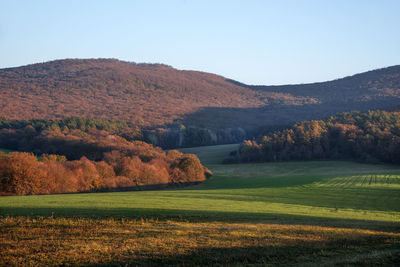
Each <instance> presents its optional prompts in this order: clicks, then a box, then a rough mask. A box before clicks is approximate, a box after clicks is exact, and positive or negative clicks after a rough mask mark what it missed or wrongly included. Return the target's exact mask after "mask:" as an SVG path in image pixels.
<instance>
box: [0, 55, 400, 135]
mask: <svg viewBox="0 0 400 267" xmlns="http://www.w3.org/2000/svg"><path fill="white" fill-rule="evenodd" d="M399 91H400V66H395V67H390V68H386V69H380V70H375V71H370V72H366V73H363V74H359V75H355V76H352V77H348V78H344V79H340V80H336V81H331V82H326V83H315V84H305V85H292V86H267V87H264V86H247V85H242V84H240V83H237V82H233V81H232V80H229V79H226V78H224V77H221V76H218V75H214V74H210V73H204V72H198V71H182V70H177V69H174V68H172V67H170V66H166V65H161V64H136V63H130V62H123V61H119V60H116V59H65V60H57V61H51V62H46V63H40V64H33V65H28V66H23V67H17V68H7V69H1V70H0V116H3V117H6V118H8V119H32V118H35V119H37V118H46V119H60V118H63V117H66V116H76V117H92V118H93V117H94V118H107V119H117V120H124V121H129V122H132V123H135V124H136V125H138V126H149V127H163V128H165V127H173V125H175V126H177V125H180V124H183V125H185V126H197V127H203V128H207V129H214V130H215V129H226V128H238V127H240V128H243V129H245V130H246V129H251V128H255V127H259V126H264V125H267V126H271V125H277V124H280V125H285V124H289V123H293V122H296V121H301V120H308V119H319V118H322V117H326V116H328V115H332V114H335V113H337V112H342V111H350V110H368V109H379V108H387V107H390V106H393V105H394V104H397V103H398V101H399V100H400V94H399Z"/></svg>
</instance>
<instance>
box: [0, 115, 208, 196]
mask: <svg viewBox="0 0 400 267" xmlns="http://www.w3.org/2000/svg"><path fill="white" fill-rule="evenodd" d="M0 124H1V125H3V127H4V128H3V129H1V130H0V132H1V133H0V136H1V138H0V147H2V148H8V149H11V150H19V151H25V152H12V153H9V154H4V153H2V154H0V187H1V188H0V194H2V195H27V194H51V193H72V192H88V191H104V190H107V189H115V188H126V187H130V188H136V189H139V188H141V187H142V186H147V185H170V184H175V185H177V184H185V183H188V182H199V181H204V180H205V179H206V178H207V177H210V176H211V172H210V171H209V170H208V169H207V168H205V167H204V166H203V165H202V164H201V163H200V161H199V159H198V158H197V157H196V156H195V155H191V154H182V153H180V152H178V151H176V150H170V151H168V152H164V151H163V150H162V149H161V148H158V147H154V146H152V145H151V144H148V143H145V142H142V141H128V140H126V139H125V138H123V137H121V136H118V135H113V134H112V132H114V131H115V132H118V131H119V130H120V129H124V127H125V126H126V125H124V124H123V123H113V122H110V121H103V120H90V119H86V120H84V119H77V118H68V119H65V120H63V121H58V122H48V121H45V120H34V121H30V122H27V121H25V122H15V121H14V122H8V121H6V120H2V122H1V123H0ZM60 126H61V128H62V130H61V129H60ZM68 127H69V128H68ZM107 130H108V131H107Z"/></svg>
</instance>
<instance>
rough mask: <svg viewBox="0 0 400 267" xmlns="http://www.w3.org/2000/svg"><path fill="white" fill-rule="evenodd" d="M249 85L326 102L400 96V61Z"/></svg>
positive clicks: (258, 88)
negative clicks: (326, 76)
mask: <svg viewBox="0 0 400 267" xmlns="http://www.w3.org/2000/svg"><path fill="white" fill-rule="evenodd" d="M248 87H249V88H252V89H255V90H260V91H263V92H271V93H272V92H279V93H288V94H291V95H293V96H297V97H312V98H315V99H318V101H320V102H323V103H337V102H350V101H353V102H357V101H361V102H362V101H371V100H377V99H382V98H383V99H387V100H388V99H390V98H393V100H395V99H398V98H399V96H400V65H397V66H393V67H388V68H383V69H377V70H373V71H368V72H364V73H360V74H356V75H353V76H349V77H346V78H342V79H337V80H333V81H329V82H320V83H311V84H298V85H280V86H263V85H253V86H248Z"/></svg>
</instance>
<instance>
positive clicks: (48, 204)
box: [0, 145, 400, 222]
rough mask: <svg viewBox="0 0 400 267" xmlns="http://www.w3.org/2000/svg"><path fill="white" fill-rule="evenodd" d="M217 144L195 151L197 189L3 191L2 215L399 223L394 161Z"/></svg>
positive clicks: (399, 186)
mask: <svg viewBox="0 0 400 267" xmlns="http://www.w3.org/2000/svg"><path fill="white" fill-rule="evenodd" d="M214 149H215V147H213V148H212V149H211V150H210V156H209V155H208V154H207V153H206V151H207V147H205V148H200V149H198V151H199V153H198V154H199V156H200V158H201V159H202V160H203V161H204V162H207V164H206V165H207V166H208V167H209V168H210V169H211V170H212V171H213V172H214V176H213V177H212V178H211V179H209V180H208V181H206V182H205V183H203V184H201V185H199V186H196V187H191V188H185V189H180V190H165V191H142V192H113V193H90V194H64V195H46V196H22V197H18V196H16V197H2V198H1V199H0V208H1V214H2V215H3V216H4V215H43V216H49V215H54V216H103V217H104V216H119V217H136V218H141V217H161V218H165V217H171V218H177V217H178V218H187V219H195V220H199V219H200V220H230V221H232V220H234V221H254V220H257V221H260V220H271V219H275V218H277V217H279V216H284V217H286V218H287V219H293V220H296V219H301V220H307V219H310V220H314V219H323V218H336V219H343V220H371V221H386V222H400V168H399V167H396V166H388V165H367V164H358V163H352V162H332V161H321V162H290V163H264V164H261V163H260V164H233V165H221V164H218V162H219V161H220V160H221V159H222V158H223V156H224V155H225V154H226V153H225V152H227V151H229V150H231V149H232V145H228V146H223V147H222V149H220V150H218V153H221V152H222V153H221V155H218V153H217V151H214ZM189 151H190V152H196V150H194V149H191V150H189V149H186V150H185V152H189ZM216 163H217V164H216Z"/></svg>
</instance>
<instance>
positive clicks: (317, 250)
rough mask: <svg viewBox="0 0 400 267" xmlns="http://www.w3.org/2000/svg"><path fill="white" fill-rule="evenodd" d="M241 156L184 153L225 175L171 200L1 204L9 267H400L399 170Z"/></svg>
mask: <svg viewBox="0 0 400 267" xmlns="http://www.w3.org/2000/svg"><path fill="white" fill-rule="evenodd" d="M236 146H237V145H223V146H213V147H200V148H189V149H182V151H183V152H185V153H195V154H197V155H198V156H199V158H200V159H201V161H202V163H203V164H205V165H206V166H207V167H208V168H210V169H211V170H212V171H213V173H214V175H213V176H212V177H211V178H210V179H209V180H207V181H206V182H204V183H202V184H200V185H197V186H192V187H188V188H180V189H174V190H172V189H171V190H162V191H140V192H110V193H89V194H62V195H42V196H21V197H19V196H10V197H1V198H0V214H1V220H0V248H1V252H0V253H1V254H0V260H1V262H2V263H3V265H21V264H24V265H38V264H39V265H91V264H93V265H100V264H104V265H116V266H118V265H129V264H132V265H161V264H165V265H210V264H213V265H242V264H249V265H250V264H256V265H280V264H281V265H291V264H292V265H300V266H301V265H307V266H308V265H315V266H324V265H325V266H332V265H342V264H345V265H346V264H347V265H356V266H357V265H366V264H367V265H377V264H378V265H379V264H385V265H393V266H395V265H396V263H398V262H399V261H400V227H399V226H400V167H398V166H393V165H371V164H360V163H355V162H340V161H313V162H281V163H259V164H232V165H223V164H221V162H222V160H223V159H224V158H225V157H226V156H227V155H228V154H229V152H230V151H232V150H234V149H235V148H236Z"/></svg>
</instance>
